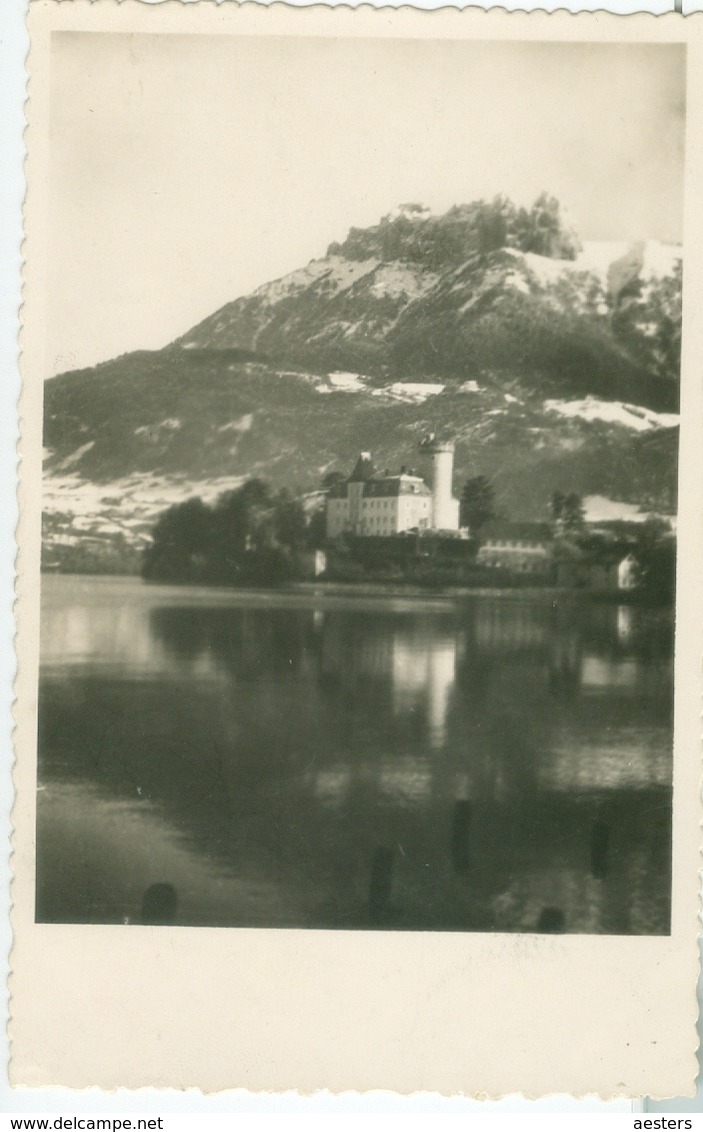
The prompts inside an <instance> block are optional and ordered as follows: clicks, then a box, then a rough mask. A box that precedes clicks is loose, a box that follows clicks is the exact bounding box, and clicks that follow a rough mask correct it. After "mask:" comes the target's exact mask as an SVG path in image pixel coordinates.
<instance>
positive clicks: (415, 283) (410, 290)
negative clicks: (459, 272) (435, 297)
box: [371, 263, 439, 301]
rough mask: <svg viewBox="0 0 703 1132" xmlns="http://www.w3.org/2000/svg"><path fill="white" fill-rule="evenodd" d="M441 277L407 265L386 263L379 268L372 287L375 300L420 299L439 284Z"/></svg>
mask: <svg viewBox="0 0 703 1132" xmlns="http://www.w3.org/2000/svg"><path fill="white" fill-rule="evenodd" d="M438 279H439V276H438V275H436V274H435V273H434V272H432V271H422V270H420V269H419V268H413V267H409V266H408V265H407V264H395V263H384V264H381V266H380V267H379V268H378V270H377V272H376V274H375V276H374V281H373V283H372V285H371V293H372V295H373V296H374V298H385V297H388V298H390V299H409V300H411V301H412V300H413V299H419V298H420V297H421V296H422V295H425V294H427V292H428V291H431V290H432V288H433V287H434V286H435V284H436V283H437V280H438Z"/></svg>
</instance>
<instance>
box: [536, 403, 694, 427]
mask: <svg viewBox="0 0 703 1132" xmlns="http://www.w3.org/2000/svg"><path fill="white" fill-rule="evenodd" d="M544 408H545V410H546V411H547V412H548V413H558V414H559V416H562V417H571V418H579V419H580V420H584V421H607V422H608V423H609V424H619V425H622V426H623V427H624V428H630V429H634V430H635V432H647V431H649V430H651V429H654V428H674V427H675V426H676V425H678V423H679V417H678V414H677V413H655V412H654V411H653V410H652V409H643V408H642V407H641V406H640V405H628V404H626V403H625V402H624V401H599V400H598V399H597V398H595V397H586V398H585V399H584V400H582V401H559V400H552V401H545V402H544Z"/></svg>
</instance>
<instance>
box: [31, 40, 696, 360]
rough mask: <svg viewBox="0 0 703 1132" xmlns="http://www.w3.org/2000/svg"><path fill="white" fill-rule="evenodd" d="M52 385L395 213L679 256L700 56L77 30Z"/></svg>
mask: <svg viewBox="0 0 703 1132" xmlns="http://www.w3.org/2000/svg"><path fill="white" fill-rule="evenodd" d="M51 107H52V109H51V126H50V174H49V179H50V185H49V220H50V232H51V236H50V248H49V268H48V273H47V284H48V298H49V301H48V310H47V322H46V350H45V358H46V374H47V376H50V375H51V374H54V373H57V372H61V371H64V370H67V369H73V368H76V367H79V366H87V365H93V364H95V363H97V362H99V361H104V360H106V359H108V358H112V357H116V356H118V355H119V354H123V353H125V352H127V351H130V350H134V349H140V348H145V349H157V348H159V347H161V346H164V345H166V344H167V343H169V342H170V341H172V340H173V339H174V338H176V337H178V336H179V335H181V334H183V333H185V331H187V330H188V329H190V327H192V326H193V325H195V324H196V323H197V322H199V321H200V320H201V319H203V318H204V317H206V316H207V315H209V314H211V313H212V312H213V311H215V310H217V309H218V308H219V307H221V306H223V305H224V304H225V303H227V302H229V301H231V300H232V299H234V298H237V297H238V296H239V295H243V294H247V293H248V292H250V291H251V290H253V289H254V288H255V287H256V286H258V285H260V284H262V283H265V282H268V281H270V280H271V279H275V278H278V277H280V276H281V275H284V274H286V273H287V272H288V271H292V270H295V269H296V268H297V267H300V266H302V265H304V264H305V263H307V262H308V261H309V260H310V259H314V258H317V257H319V256H322V255H324V254H325V251H326V248H327V246H328V244H329V243H331V242H332V241H333V240H342V239H344V237H345V235H346V233H347V231H348V229H349V228H350V227H351V226H356V227H365V226H368V225H370V224H374V223H376V222H377V221H378V220H379V219H380V218H381V216H383V215H385V214H386V213H388V212H390V211H391V210H392V209H393V208H394V207H395V206H396V205H397V204H399V203H405V202H410V201H413V202H418V203H422V204H425V205H428V206H429V207H430V208H432V210H433V211H436V212H443V211H445V210H446V209H447V208H449V207H451V206H452V205H453V204H460V203H464V202H468V201H471V200H475V199H478V198H482V197H492V196H494V195H495V194H496V193H503V194H505V195H507V196H509V197H511V198H512V199H513V200H514V201H515V202H516V203H517V204H530V203H531V202H532V201H533V200H534V199H535V198H536V197H537V195H538V194H539V193H540V192H541V191H542V190H547V191H548V192H550V193H552V194H553V195H555V196H556V197H558V199H559V200H560V201H561V203H562V206H563V208H564V209H565V210H566V213H567V216H568V219H569V221H570V222H571V223H572V224H573V225H574V227H575V228H576V230H577V231H578V233H579V234H580V236H581V238H582V239H585V240H636V239H655V240H663V241H665V242H680V240H681V224H682V185H683V135H684V118H685V76H684V54H683V48H682V47H680V46H678V45H668V44H649V45H639V44H591V45H589V44H571V43H561V44H560V43H550V44H545V43H543V44H540V43H530V44H520V43H505V42H496V43H490V42H483V43H482V42H470V43H467V42H459V41H447V40H444V41H433V40H416V41H404V40H392V39H386V40H370V39H359V40H350V39H336V38H335V39H325V38H318V39H312V38H310V39H307V38H274V37H254V36H252V37H244V36H242V37H239V36H236V37H235V36H219V37H210V36H207V37H205V36H190V35H123V34H119V35H118V34H102V35H93V34H84V33H73V32H71V33H59V34H55V35H54V37H53V41H52V80H51Z"/></svg>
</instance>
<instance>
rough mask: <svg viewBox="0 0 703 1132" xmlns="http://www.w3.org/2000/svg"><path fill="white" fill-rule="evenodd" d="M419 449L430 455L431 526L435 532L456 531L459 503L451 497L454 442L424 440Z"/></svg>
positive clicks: (433, 439)
mask: <svg viewBox="0 0 703 1132" xmlns="http://www.w3.org/2000/svg"><path fill="white" fill-rule="evenodd" d="M420 448H421V450H422V451H423V452H425V453H431V454H432V526H433V527H434V528H435V530H445V531H448V530H451V531H456V530H458V528H459V501H458V500H457V499H454V497H453V495H452V476H453V473H454V441H453V440H437V439H436V438H435V437H434V436H431V437H429V438H428V439H427V440H424V441H423V442H422V444H421V445H420Z"/></svg>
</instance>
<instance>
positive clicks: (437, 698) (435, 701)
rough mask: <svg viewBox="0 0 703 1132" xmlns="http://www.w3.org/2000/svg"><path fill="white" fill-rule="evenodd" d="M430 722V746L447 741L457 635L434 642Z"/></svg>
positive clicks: (430, 659) (430, 665) (430, 662)
mask: <svg viewBox="0 0 703 1132" xmlns="http://www.w3.org/2000/svg"><path fill="white" fill-rule="evenodd" d="M427 677H428V679H427V725H428V730H429V740H430V746H431V747H433V748H435V749H438V748H440V747H443V746H444V744H445V743H446V741H447V715H448V712H449V701H450V697H451V694H452V691H453V688H454V683H455V680H456V638H455V637H449V638H444V639H442V640H439V641H437V642H436V643H434V644H433V645H432V647H431V649H430V653H429V657H428V673H427Z"/></svg>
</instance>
